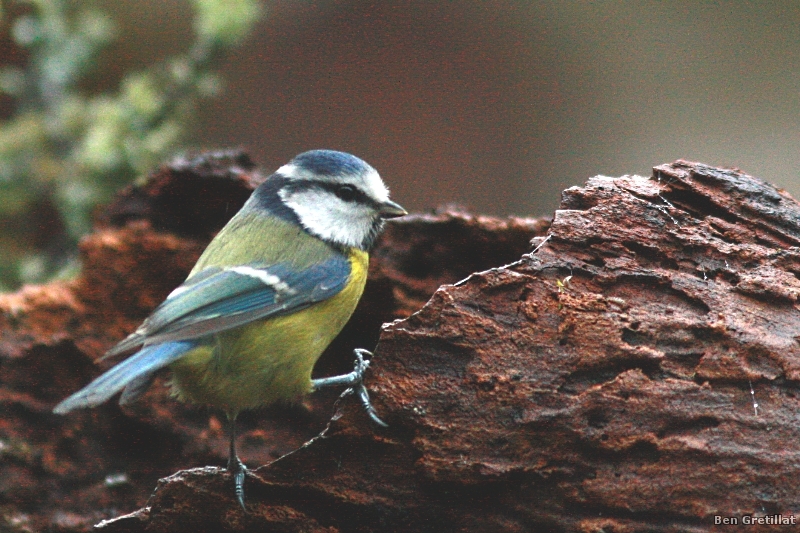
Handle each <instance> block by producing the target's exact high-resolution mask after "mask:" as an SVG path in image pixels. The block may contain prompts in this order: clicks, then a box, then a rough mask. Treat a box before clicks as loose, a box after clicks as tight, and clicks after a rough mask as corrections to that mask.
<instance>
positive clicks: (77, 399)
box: [53, 341, 197, 415]
mask: <svg viewBox="0 0 800 533" xmlns="http://www.w3.org/2000/svg"><path fill="white" fill-rule="evenodd" d="M196 345H197V342H196V341H175V342H165V343H163V344H156V345H153V346H145V347H144V348H142V349H141V350H139V351H138V352H136V353H135V354H133V355H131V356H130V357H128V358H127V359H125V360H124V361H122V362H120V363H119V364H118V365H116V366H114V367H112V368H111V369H110V370H108V372H106V373H105V374H102V375H101V376H99V377H98V378H97V379H95V380H94V381H92V382H91V383H89V384H88V385H86V386H85V387H84V388H82V389H81V390H79V391H78V392H76V393H75V394H73V395H72V396H70V397H69V398H67V399H65V400H64V401H62V402H61V403H59V404H58V405H56V406H55V408H54V409H53V412H54V413H56V414H59V415H63V414H65V413H68V412H70V411H73V410H75V409H81V408H84V407H94V406H96V405H100V404H101V403H103V402H105V401H106V400H108V399H109V398H111V397H112V396H113V395H114V394H116V393H118V392H119V391H121V390H122V389H124V388H126V387H127V386H128V385H129V384H131V385H134V387H133V389H134V390H132V391H131V393H130V394H128V396H127V397H126V398H127V399H128V400H131V399H132V397H138V396H139V394H141V393H142V392H143V391H144V389H143V388H142V385H144V384H145V383H149V381H150V379H151V377H152V375H153V374H154V373H155V372H157V371H158V370H160V369H162V368H164V367H165V366H167V365H169V364H170V363H173V362H174V361H176V360H178V359H180V358H181V357H183V355H184V354H185V353H186V352H188V351H189V350H191V349H192V348H194V347H195V346H196ZM127 392H128V391H127V390H126V393H127Z"/></svg>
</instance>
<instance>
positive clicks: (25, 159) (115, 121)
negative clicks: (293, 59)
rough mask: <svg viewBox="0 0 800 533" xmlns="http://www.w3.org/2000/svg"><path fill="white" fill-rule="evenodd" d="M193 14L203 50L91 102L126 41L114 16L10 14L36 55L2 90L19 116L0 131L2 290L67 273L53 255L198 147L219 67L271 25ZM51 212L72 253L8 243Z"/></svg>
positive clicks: (84, 7)
mask: <svg viewBox="0 0 800 533" xmlns="http://www.w3.org/2000/svg"><path fill="white" fill-rule="evenodd" d="M191 3H192V6H193V8H194V11H195V21H194V29H195V40H194V42H193V43H191V44H190V46H189V47H188V49H187V50H186V51H183V52H181V53H178V54H176V55H175V56H173V57H172V58H170V59H169V60H167V61H166V62H164V63H161V64H156V65H152V66H150V67H149V68H147V69H146V70H144V71H141V72H129V73H126V74H125V75H124V77H123V79H122V80H121V82H120V84H119V87H118V89H117V90H116V92H114V93H113V94H99V95H97V94H86V91H85V90H83V89H82V82H83V80H84V79H85V78H86V77H87V76H88V75H90V74H91V73H92V70H93V69H94V68H95V67H96V64H97V58H98V55H99V53H100V52H101V51H102V50H103V49H104V48H105V47H106V46H107V45H108V44H109V43H111V42H112V41H113V40H114V39H115V38H116V27H115V24H114V22H113V21H112V20H111V19H110V18H109V17H108V16H107V15H106V14H104V13H102V12H100V11H99V10H98V9H97V8H95V7H94V6H92V5H91V3H90V2H88V1H78V0H71V1H70V0H18V1H17V4H25V5H26V7H27V9H24V10H23V11H24V13H25V14H21V15H18V16H16V17H15V18H13V19H11V20H7V19H6V18H5V17H9V16H10V13H9V10H8V6H5V7H6V9H3V8H2V7H0V17H4V18H3V19H2V20H0V23H2V24H3V25H5V26H6V27H5V31H8V30H9V29H10V34H11V36H12V38H13V39H14V41H15V42H16V44H17V45H19V46H20V47H22V48H24V49H26V51H27V52H28V57H27V61H26V63H25V66H24V67H22V68H19V67H12V66H5V67H3V68H2V69H0V91H1V92H3V93H5V94H6V95H8V96H10V97H12V98H13V102H14V109H15V112H14V114H13V116H11V117H10V118H9V119H8V120H5V121H3V122H0V232H2V233H4V234H5V235H4V236H0V248H7V249H8V250H10V252H9V253H4V252H7V251H8V250H5V249H0V255H1V256H2V257H4V258H5V259H0V288H2V287H3V286H5V287H6V288H9V287H12V286H15V285H17V284H19V283H20V282H27V281H39V280H41V279H44V278H45V277H46V276H52V275H53V274H54V273H55V272H56V271H57V270H58V269H59V268H60V266H63V264H64V254H63V253H53V252H52V250H54V249H55V250H72V249H74V243H75V242H77V239H78V238H79V237H80V236H81V235H82V234H84V233H86V232H87V231H88V229H89V227H90V213H91V212H92V210H93V209H94V207H95V206H96V205H97V204H98V203H100V202H104V201H107V200H108V199H109V198H110V196H111V194H113V192H114V191H116V190H118V189H119V188H120V187H121V186H122V185H124V184H127V183H130V182H131V181H132V180H133V179H134V178H135V177H136V176H138V175H140V174H142V173H144V172H147V171H149V170H151V169H153V168H154V167H155V166H156V165H157V164H158V163H160V162H162V161H164V160H165V159H167V158H168V157H169V156H170V155H171V154H172V153H174V152H175V151H176V150H177V149H178V148H179V147H180V146H181V145H182V143H185V142H187V141H189V140H190V135H189V132H190V125H191V121H192V118H193V115H194V112H195V109H196V106H197V103H198V101H199V100H200V99H201V98H205V97H209V96H213V95H214V94H216V93H217V92H218V90H219V83H218V81H217V79H216V77H215V75H214V74H213V72H212V64H213V59H214V58H215V57H216V56H217V55H218V53H219V52H220V51H221V50H222V49H224V48H226V47H230V46H234V45H237V44H240V43H241V42H242V41H243V40H244V38H245V37H246V36H247V35H248V33H249V32H250V30H251V29H252V27H253V25H254V24H255V22H256V21H257V20H258V17H259V16H260V14H261V10H260V3H259V2H258V0H191ZM47 205H51V206H54V207H55V209H56V211H57V213H58V215H59V218H60V221H59V223H60V224H61V225H63V228H64V231H63V232H61V236H60V237H58V238H59V239H60V241H61V242H57V243H55V245H53V243H52V242H47V243H44V244H42V243H39V245H38V247H32V246H31V245H30V243H25V242H24V240H25V239H26V238H28V239H30V238H31V237H30V235H27V236H26V234H27V232H26V231H21V232H19V233H20V237H21V238H22V239H23V240H22V242H14V240H13V236H11V235H10V234H9V232H13V229H14V228H15V227H19V226H20V220H24V217H25V216H26V215H27V216H29V218H30V213H31V212H34V211H35V210H36V208H37V206H38V207H41V206H47ZM29 222H30V221H29ZM33 223H34V224H35V221H33ZM27 229H28V230H31V228H27ZM44 230H45V231H48V230H51V231H53V232H54V233H55V232H56V231H55V228H44ZM54 238H55V237H54ZM44 248H49V249H50V253H48V254H44V252H43V249H44ZM9 258H11V259H9ZM30 264H37V265H39V266H38V267H36V268H27V267H25V265H30ZM42 265H43V266H42ZM26 272H27V275H26Z"/></svg>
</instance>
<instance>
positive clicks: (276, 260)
mask: <svg viewBox="0 0 800 533" xmlns="http://www.w3.org/2000/svg"><path fill="white" fill-rule="evenodd" d="M406 214H408V213H407V212H406V210H405V209H403V207H401V206H400V205H399V204H397V203H395V202H393V201H392V200H390V199H389V190H388V188H387V187H386V185H385V184H384V182H383V180H382V179H381V177H380V175H379V174H378V172H377V171H376V170H375V169H374V168H373V167H372V166H370V165H369V164H368V163H366V162H365V161H363V160H362V159H360V158H358V157H356V156H354V155H351V154H348V153H344V152H340V151H335V150H311V151H307V152H303V153H301V154H299V155H297V156H295V157H294V158H293V159H292V160H291V161H289V162H288V163H287V164H285V165H283V166H281V167H280V168H278V169H277V170H276V171H275V172H274V173H273V174H272V175H271V176H269V177H268V178H267V179H266V180H265V181H264V182H263V183H262V184H261V185H259V186H258V187H257V188H256V189H255V190H254V191H253V193H252V194H251V196H250V198H249V199H248V200H247V201H246V202H245V204H244V206H242V208H241V209H240V210H239V211H238V212H237V213H236V214H235V215H234V216H233V218H231V220H230V221H229V222H228V223H227V224H226V225H225V226H224V227H223V228H222V229H221V230H220V231H219V233H217V235H216V236H215V237H214V238H213V239H212V240H211V242H210V243H209V245H208V247H207V248H206V249H205V251H204V252H203V253H202V254H201V256H200V258H199V259H198V260H197V263H196V264H195V266H194V268H193V269H192V270H191V272H190V273H189V275H188V277H187V278H186V281H184V282H183V283H182V284H181V285H180V286H178V287H177V288H176V289H175V290H173V291H172V292H171V293H170V294H169V295H168V296H167V298H166V299H165V300H164V302H163V303H161V304H160V305H159V306H158V307H157V308H156V309H155V310H154V311H153V312H152V314H151V315H150V316H148V317H147V318H146V319H145V320H144V322H143V323H142V324H141V325H140V326H139V327H138V328H137V329H136V330H135V331H134V332H133V333H131V334H130V335H129V336H128V337H127V338H125V339H123V340H122V341H121V342H119V343H118V344H117V345H115V346H114V347H113V348H111V349H110V350H109V351H108V352H107V353H106V354H105V355H104V356H103V358H108V357H115V356H119V355H122V354H126V353H131V352H133V353H132V355H130V356H128V357H127V358H125V359H123V360H121V361H120V362H119V363H118V364H116V365H115V366H113V367H112V368H110V369H109V370H108V371H106V372H105V373H103V374H101V375H100V376H99V377H97V378H96V379H95V380H94V381H92V382H91V383H89V384H88V385H86V386H85V387H84V388H82V389H80V390H79V391H77V392H75V393H74V394H72V395H71V396H69V397H68V398H66V399H65V400H63V401H62V402H60V403H59V404H58V405H56V406H55V408H54V409H53V411H54V412H55V413H57V414H66V413H68V412H70V411H73V410H75V409H80V408H87V407H94V406H97V405H100V404H102V403H104V402H105V401H107V400H109V399H110V398H111V397H112V396H114V395H115V394H117V393H119V392H120V391H121V392H122V394H121V395H120V399H119V403H120V404H121V405H125V404H129V403H131V402H133V401H135V400H136V399H138V398H139V397H140V396H141V395H142V394H143V393H144V392H145V391H146V390H147V389H148V387H149V386H150V384H151V383H152V382H153V380H154V378H155V376H156V374H157V373H158V372H159V371H161V370H163V369H166V368H168V369H169V370H170V371H171V373H172V377H171V386H172V393H173V395H174V396H175V397H177V399H178V400H181V401H184V402H187V403H191V404H199V405H207V406H211V407H212V408H216V409H218V410H221V411H223V412H224V413H225V415H226V416H227V419H228V428H229V437H230V449H229V456H228V464H227V470H228V472H229V473H230V474H231V475H232V477H233V480H234V494H235V496H236V500H237V501H238V503H239V505H240V506H241V507H242V509H246V508H245V498H244V480H245V475H246V470H247V468H246V466H245V464H244V463H243V462H242V461H241V460H240V459H239V457H238V455H237V452H236V417H237V415H238V414H239V413H240V412H242V411H244V410H248V409H255V408H258V407H263V406H268V405H272V404H275V403H279V402H288V401H292V400H295V399H297V398H298V397H302V396H303V395H304V394H307V393H310V392H312V391H314V390H316V389H319V388H322V387H329V386H340V385H346V386H348V387H350V388H351V389H352V391H354V392H356V393H357V395H358V397H359V398H360V400H361V401H362V403H363V404H364V407H365V408H366V409H367V413H368V414H369V415H370V417H371V418H372V419H373V420H375V422H376V423H379V424H383V422H382V421H381V420H380V418H378V416H377V414H376V413H375V410H374V409H373V408H372V406H371V404H370V402H369V396H368V395H367V391H366V389H365V388H364V386H363V376H364V372H365V371H366V369H367V367H368V365H369V361H366V360H364V358H363V355H364V354H369V352H367V351H366V350H362V349H356V351H355V353H356V361H355V367H354V370H353V371H352V372H350V373H349V374H345V375H342V376H333V377H329V378H321V379H315V380H312V379H311V372H312V369H313V368H314V365H315V363H316V362H317V359H318V358H319V357H320V355H321V354H322V352H323V351H324V350H325V348H326V347H327V346H328V345H329V344H330V342H331V341H332V340H333V339H334V337H336V336H337V335H338V333H339V332H340V331H341V330H342V328H343V327H344V325H345V324H346V323H347V321H348V320H349V319H350V316H351V315H352V313H353V311H354V310H355V307H356V304H357V303H358V301H359V299H360V298H361V294H362V292H363V290H364V285H365V283H366V279H367V269H368V264H369V252H370V250H371V249H372V247H373V245H374V244H375V240H376V238H377V237H378V235H379V234H380V233H381V231H382V229H383V227H384V222H385V221H386V220H388V219H392V218H396V217H401V216H404V215H406ZM134 350H136V351H135V352H134Z"/></svg>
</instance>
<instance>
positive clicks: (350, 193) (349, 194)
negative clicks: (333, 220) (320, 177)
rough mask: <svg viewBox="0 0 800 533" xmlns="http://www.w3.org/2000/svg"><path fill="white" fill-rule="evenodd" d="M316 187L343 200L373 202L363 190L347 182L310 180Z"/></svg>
mask: <svg viewBox="0 0 800 533" xmlns="http://www.w3.org/2000/svg"><path fill="white" fill-rule="evenodd" d="M312 183H313V184H314V185H315V186H316V187H319V188H320V189H324V190H326V191H330V192H332V193H333V194H335V195H336V196H338V197H339V198H341V199H342V200H344V201H345V202H357V203H361V204H368V205H371V204H373V203H374V202H373V201H372V199H371V198H370V197H369V196H367V195H366V194H365V193H364V191H362V190H361V189H359V188H358V187H356V186H355V185H350V184H349V183H330V182H325V181H315V182H312Z"/></svg>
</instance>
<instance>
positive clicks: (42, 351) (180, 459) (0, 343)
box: [0, 152, 549, 531]
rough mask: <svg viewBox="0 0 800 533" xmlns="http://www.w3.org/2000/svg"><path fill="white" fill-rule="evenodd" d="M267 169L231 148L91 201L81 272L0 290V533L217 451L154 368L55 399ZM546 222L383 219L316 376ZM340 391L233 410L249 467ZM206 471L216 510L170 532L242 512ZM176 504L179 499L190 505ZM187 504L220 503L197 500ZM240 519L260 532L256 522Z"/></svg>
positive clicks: (519, 246) (69, 512)
mask: <svg viewBox="0 0 800 533" xmlns="http://www.w3.org/2000/svg"><path fill="white" fill-rule="evenodd" d="M262 180H263V175H262V174H260V173H259V172H258V170H257V169H256V167H255V165H254V164H253V163H252V162H251V161H250V160H249V158H248V157H247V156H246V155H245V154H243V153H240V152H218V153H210V154H202V155H199V156H197V157H191V158H183V159H177V160H175V161H173V162H172V163H170V164H168V165H165V166H164V167H162V168H161V169H159V170H157V171H156V172H154V173H153V174H152V175H151V176H150V177H149V178H148V179H147V180H146V182H145V183H143V184H141V185H137V186H132V187H129V188H127V189H126V190H124V191H122V192H121V193H120V194H119V195H118V196H117V197H116V199H115V200H114V201H113V202H112V203H111V204H110V205H109V206H107V207H106V208H105V209H104V210H103V211H102V212H101V213H99V216H98V218H97V222H96V227H95V231H94V233H92V234H91V235H89V236H88V237H87V238H85V239H84V240H83V241H82V243H81V247H80V251H81V260H82V265H83V266H82V270H81V274H80V276H79V277H78V278H77V279H75V280H72V281H67V282H54V283H51V284H48V285H43V286H29V287H25V288H23V289H22V290H21V291H19V292H17V293H14V294H6V295H0V401H2V406H3V416H2V417H0V457H2V461H1V462H0V506H1V507H2V511H3V513H2V515H0V520H2V521H3V522H2V525H1V526H0V529H1V530H3V531H6V530H9V531H16V530H19V531H29V530H33V531H44V530H53V531H90V530H93V525H94V524H96V523H98V522H101V521H102V520H104V519H110V518H114V517H117V516H119V515H121V514H124V513H128V512H130V511H132V510H134V509H136V508H138V507H141V506H143V505H145V504H146V502H147V501H148V496H149V495H150V494H151V493H152V492H153V489H154V488H155V487H156V485H157V483H159V482H158V480H159V478H164V477H166V476H169V475H170V474H172V473H174V472H176V471H178V470H180V469H182V468H190V467H196V466H202V465H209V464H210V465H224V464H225V460H226V457H227V437H226V435H225V431H224V428H223V424H222V423H221V420H224V418H221V417H220V415H219V413H214V412H213V411H211V412H210V411H208V410H206V409H203V408H197V407H191V406H185V405H183V404H180V403H178V402H176V401H174V400H172V399H171V398H169V394H168V392H167V389H166V388H165V387H164V386H163V384H164V381H165V380H164V379H160V380H159V381H158V382H157V383H156V385H155V386H154V387H152V388H151V390H150V391H149V392H148V393H147V394H146V396H145V397H144V398H143V399H142V400H141V401H140V402H138V403H137V404H134V405H133V406H131V407H126V408H120V407H119V406H117V405H115V404H114V403H113V402H109V403H108V404H106V405H103V406H100V407H99V408H97V409H92V410H87V411H80V412H74V413H71V414H70V415H68V416H57V415H53V414H52V413H51V412H50V410H51V409H52V407H53V405H55V403H57V402H58V401H59V400H60V399H62V398H63V397H65V396H66V395H67V394H69V393H70V392H72V391H74V390H76V389H77V388H79V387H81V386H82V385H85V384H86V383H87V382H88V381H90V380H91V379H92V378H93V377H95V376H97V375H98V374H99V373H100V372H102V369H103V364H100V365H96V364H94V363H93V362H92V361H93V360H94V359H96V358H97V357H99V356H100V355H102V354H103V353H104V351H105V350H106V349H108V348H109V347H110V346H112V345H113V344H114V343H115V342H117V341H118V340H119V339H121V338H123V337H124V336H125V335H127V333H129V332H130V331H132V330H133V329H134V328H135V327H136V326H137V325H138V324H139V323H140V322H141V320H142V319H143V318H144V317H145V316H147V315H148V314H149V313H150V311H152V309H153V308H154V307H155V306H156V305H158V303H160V302H161V301H162V300H163V299H164V297H165V296H166V295H167V294H168V293H169V292H170V291H171V290H172V289H173V288H174V287H175V286H177V285H178V284H180V283H181V281H183V279H184V278H185V276H186V274H187V273H188V271H189V269H190V268H191V266H192V265H193V264H194V262H195V260H196V259H197V257H198V256H199V254H200V253H201V251H202V250H203V248H204V247H205V245H206V244H207V243H208V240H209V239H210V238H211V237H212V236H213V235H214V233H215V232H216V231H218V230H219V228H221V227H222V225H224V224H225V222H227V220H228V219H229V218H230V217H231V216H232V215H233V214H234V213H235V212H236V211H237V210H238V209H239V207H240V206H241V205H242V204H243V203H244V201H245V200H246V198H247V197H248V195H249V194H250V191H251V190H252V189H253V188H254V187H255V186H257V185H258V184H259V183H260V182H261V181H262ZM548 224H549V221H548V220H531V219H521V218H508V219H497V218H491V217H478V216H472V215H469V214H466V213H462V212H456V211H452V210H449V211H443V212H439V213H432V214H429V215H413V216H409V217H405V219H404V220H403V221H402V222H400V221H396V222H393V223H392V224H390V225H389V227H388V228H387V231H386V232H385V233H384V235H383V236H382V239H381V241H380V242H379V244H378V246H377V247H376V249H375V250H374V252H373V258H372V261H371V265H370V279H369V282H368V285H367V288H366V290H365V294H364V297H363V298H362V301H361V303H360V305H359V307H358V309H357V310H356V313H355V314H354V316H353V319H352V320H351V322H350V323H349V324H348V326H347V327H346V328H345V331H343V332H342V334H341V335H340V336H339V337H338V338H337V340H336V341H335V342H334V343H333V345H332V346H331V347H330V348H329V350H327V351H326V353H325V354H323V356H322V358H321V359H320V362H319V364H318V365H317V366H318V368H317V369H315V374H316V375H319V376H324V375H331V374H333V373H342V372H347V371H349V370H350V369H351V368H352V359H353V356H352V348H354V347H366V348H373V347H374V346H375V343H376V342H377V339H378V334H379V333H380V326H381V324H382V323H383V322H388V321H391V320H393V319H396V318H403V317H408V316H409V315H410V314H411V313H413V312H414V311H417V310H418V309H419V308H421V307H422V306H423V305H424V303H425V302H426V301H427V300H428V299H429V298H430V296H431V295H432V294H433V292H434V291H435V290H436V288H437V287H439V286H440V285H441V284H443V283H452V282H455V281H457V280H459V279H462V278H464V277H466V276H468V275H469V274H470V273H472V272H474V271H479V270H485V269H487V268H491V267H492V266H496V265H498V264H504V263H510V262H512V261H515V260H516V259H518V258H519V257H520V256H521V255H522V254H523V253H525V252H526V251H529V250H530V240H531V238H533V237H534V236H535V235H543V234H544V232H545V231H546V229H547V226H548ZM166 377H168V376H165V378H166ZM336 394H337V393H336V392H334V391H330V392H328V393H324V394H315V395H312V396H310V397H309V398H307V399H306V400H305V401H304V402H302V403H298V404H297V405H291V406H279V407H276V408H273V409H269V410H265V411H262V412H254V413H247V414H243V415H242V417H240V418H241V424H240V439H239V446H240V453H241V455H242V457H243V458H244V459H245V460H247V462H248V464H249V465H250V466H251V467H256V466H258V465H263V464H266V463H268V462H269V461H271V460H273V459H275V458H276V457H278V456H280V455H281V454H283V453H286V452H288V451H291V450H293V449H295V448H297V447H298V446H300V445H301V444H302V443H303V442H305V441H306V440H307V439H309V438H310V437H312V436H313V435H315V434H317V433H318V432H319V431H320V430H321V429H322V428H323V427H325V424H326V423H327V421H328V420H329V418H330V416H331V414H332V409H333V405H334V401H335V399H336ZM353 415H354V416H355V417H356V418H357V419H361V418H363V417H364V415H363V413H353ZM338 427H339V426H338V425H337V426H336V427H335V428H334V430H335V431H337V432H338ZM201 471H202V470H201ZM206 472H211V474H212V475H209V476H206V477H201V479H205V480H207V481H209V482H211V483H212V485H213V483H214V482H220V483H221V484H222V485H221V487H220V492H219V493H218V494H215V495H213V496H212V500H213V503H214V505H213V509H216V510H218V511H220V512H219V513H217V516H216V518H215V519H213V520H210V521H209V520H208V519H207V518H205V517H202V516H200V515H197V514H193V513H195V512H194V511H191V513H190V514H192V515H193V516H194V517H195V518H190V517H189V515H185V520H181V519H180V518H178V521H177V523H178V524H179V525H176V526H175V527H176V528H177V529H176V531H180V530H188V529H190V528H192V527H193V525H192V524H198V523H201V524H204V525H202V526H200V527H199V528H198V527H195V528H194V529H195V531H198V530H199V531H204V530H209V528H211V529H213V527H212V526H213V524H215V523H220V524H226V525H227V527H234V525H235V524H239V525H241V524H242V523H244V522H242V520H243V519H242V518H241V517H236V515H235V514H233V515H231V514H230V511H232V509H224V507H225V505H224V504H225V502H226V498H227V496H229V495H230V493H231V491H228V490H227V488H229V483H228V481H229V479H228V478H227V477H226V476H221V475H219V472H218V471H216V470H214V469H213V468H212V469H210V470H206ZM181 475H183V474H181V473H179V474H178V475H177V478H175V477H173V478H167V479H180V477H181ZM164 483H166V486H170V487H173V486H174V484H173V483H171V482H164ZM159 486H160V485H159ZM256 486H257V485H256V482H255V481H254V480H253V479H248V482H247V487H248V493H247V494H248V499H249V500H248V501H249V502H250V503H251V504H254V503H256V502H257V494H258V493H257V491H256V490H255V489H256ZM251 489H252V494H251V493H250V491H251ZM169 490H172V489H171V488H170V489H168V491H169ZM202 490H205V489H202ZM159 493H163V491H159ZM223 494H224V495H225V497H222V495H223ZM167 498H168V499H170V498H172V496H168V497H167ZM172 501H173V502H174V504H175V506H176V507H175V508H176V509H180V508H182V506H183V505H184V504H191V502H192V500H191V499H188V500H186V501H184V502H183V503H181V502H179V501H178V500H172ZM219 504H223V505H222V507H220V506H219ZM276 509H277V510H276V511H274V513H273V514H274V516H275V517H278V518H273V519H272V520H271V523H273V525H274V527H275V529H276V530H284V531H291V530H309V529H308V528H307V527H306V525H305V524H307V523H309V522H313V520H310V519H309V520H307V519H306V518H304V517H303V515H302V514H300V513H298V512H296V511H294V510H292V509H291V507H290V506H288V505H285V506H281V505H278V506H277V508H276ZM284 510H285V512H284ZM197 511H198V512H199V511H202V512H208V513H209V514H211V513H213V512H215V511H213V510H212V507H204V506H201V507H199V508H198V509H197ZM167 514H168V513H167ZM268 514H269V513H268ZM140 515H141V513H140ZM270 516H272V515H270ZM226 517H227V518H226ZM280 517H283V518H280ZM281 520H283V521H284V522H285V524H284V523H283V522H281ZM247 523H251V524H255V525H253V526H252V527H255V528H256V529H258V530H262V527H261V526H263V523H260V522H258V521H255V522H247ZM125 524H126V521H125V520H120V521H117V522H115V523H113V525H109V526H108V528H116V529H120V528H121V529H122V530H124V529H126V528H128V527H129V526H126V525H125ZM137 524H139V525H138V526H137V527H140V528H141V527H146V526H147V525H146V524H144V523H137ZM281 524H283V525H281ZM147 527H150V526H147ZM153 527H158V526H153ZM223 527H224V526H223ZM323 530H325V527H323Z"/></svg>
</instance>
